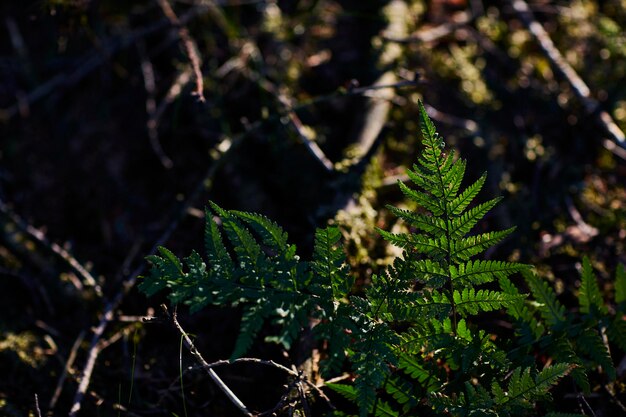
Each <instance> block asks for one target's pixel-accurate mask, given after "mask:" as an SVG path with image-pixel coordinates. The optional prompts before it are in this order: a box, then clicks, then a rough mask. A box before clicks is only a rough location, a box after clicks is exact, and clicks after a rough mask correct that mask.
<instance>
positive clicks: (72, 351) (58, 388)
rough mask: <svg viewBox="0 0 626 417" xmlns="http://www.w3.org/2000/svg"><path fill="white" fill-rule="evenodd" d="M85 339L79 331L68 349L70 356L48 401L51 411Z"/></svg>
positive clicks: (83, 334)
mask: <svg viewBox="0 0 626 417" xmlns="http://www.w3.org/2000/svg"><path fill="white" fill-rule="evenodd" d="M84 339H85V331H81V332H80V333H79V334H78V337H77V338H76V340H75V341H74V344H73V345H72V349H70V354H69V356H68V358H67V361H66V362H65V366H64V367H63V372H61V376H60V377H59V382H57V386H56V388H55V389H54V394H53V395H52V399H51V400H50V404H49V405H48V409H50V410H52V409H53V408H54V407H55V406H56V404H57V401H59V397H60V396H61V391H62V390H63V384H64V383H65V379H66V378H67V374H68V373H69V372H70V371H71V370H72V366H74V361H75V360H76V353H77V352H78V348H79V347H80V344H81V343H83V340H84Z"/></svg>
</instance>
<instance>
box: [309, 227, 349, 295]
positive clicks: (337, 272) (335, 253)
mask: <svg viewBox="0 0 626 417" xmlns="http://www.w3.org/2000/svg"><path fill="white" fill-rule="evenodd" d="M340 240H341V232H340V231H339V229H338V228H336V227H327V228H325V229H318V230H317V231H316V232H315V246H314V250H313V262H311V264H310V266H311V269H312V270H313V272H314V273H315V274H316V275H317V277H318V280H317V282H319V283H321V285H322V286H326V287H327V288H329V289H331V293H330V294H329V296H330V297H331V300H340V299H342V298H344V297H346V296H347V295H348V293H349V292H350V289H351V288H352V284H353V278H352V277H350V275H349V274H348V271H347V264H346V262H345V260H346V256H345V253H344V252H343V247H342V246H341V245H340V243H339V242H340Z"/></svg>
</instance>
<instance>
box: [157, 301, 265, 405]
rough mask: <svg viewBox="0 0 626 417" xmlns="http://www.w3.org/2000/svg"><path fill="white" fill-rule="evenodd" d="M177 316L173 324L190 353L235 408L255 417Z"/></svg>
mask: <svg viewBox="0 0 626 417" xmlns="http://www.w3.org/2000/svg"><path fill="white" fill-rule="evenodd" d="M162 308H163V310H164V312H165V314H166V315H167V316H169V315H170V314H169V312H168V311H167V307H166V306H165V305H162ZM176 316H177V315H176V310H174V312H173V313H172V315H171V319H172V323H173V324H174V326H176V328H177V329H178V331H179V332H180V334H181V335H182V336H183V340H184V341H185V346H186V347H187V349H189V352H190V353H191V354H192V355H193V356H194V357H195V358H196V360H197V361H198V362H199V363H200V364H201V365H202V367H203V368H204V369H205V370H206V371H207V373H208V374H209V376H210V377H211V379H212V380H213V382H215V384H216V385H217V386H218V388H219V389H220V390H221V391H222V392H223V393H224V394H225V395H226V396H227V397H228V399H229V400H230V402H232V403H233V404H234V405H235V407H237V408H238V409H239V410H240V411H241V412H242V413H243V414H245V415H247V416H253V414H252V412H250V410H248V408H247V407H246V406H245V405H244V403H243V402H241V400H240V399H239V398H237V396H236V395H235V393H233V392H232V391H231V389H230V388H229V387H228V385H226V384H225V383H224V381H222V379H221V378H220V377H219V376H218V375H217V374H216V373H215V371H214V370H213V369H212V368H211V366H210V365H209V364H208V363H207V361H205V360H204V358H203V357H202V354H201V353H200V352H199V351H198V349H196V346H195V345H194V344H193V342H192V341H191V339H190V338H189V335H188V334H187V332H185V330H184V329H183V328H182V327H181V325H180V323H178V319H177V317H176Z"/></svg>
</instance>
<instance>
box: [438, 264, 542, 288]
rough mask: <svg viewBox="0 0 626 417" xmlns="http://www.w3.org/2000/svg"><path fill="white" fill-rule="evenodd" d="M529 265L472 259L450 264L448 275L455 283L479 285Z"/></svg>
mask: <svg viewBox="0 0 626 417" xmlns="http://www.w3.org/2000/svg"><path fill="white" fill-rule="evenodd" d="M528 268H530V266H529V265H524V264H519V263H513V262H503V261H484V260H479V259H477V260H474V261H471V260H470V261H467V262H465V263H461V264H459V265H450V277H451V278H452V280H453V282H454V283H455V286H456V285H459V284H460V285H464V286H465V285H480V284H485V283H487V282H491V281H493V280H495V279H501V278H506V277H508V276H509V275H512V274H515V273H517V272H521V271H524V270H526V269H528Z"/></svg>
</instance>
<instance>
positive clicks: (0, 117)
mask: <svg viewBox="0 0 626 417" xmlns="http://www.w3.org/2000/svg"><path fill="white" fill-rule="evenodd" d="M210 11H211V8H210V7H209V6H203V5H200V6H196V7H194V8H192V9H190V10H189V11H188V12H186V13H185V14H184V15H182V16H181V17H180V18H179V25H185V24H187V23H188V22H190V21H191V20H193V19H194V18H196V17H198V16H200V15H202V14H204V13H207V12H210ZM171 25H172V22H170V20H168V19H164V20H161V21H159V22H155V23H153V24H151V25H148V26H145V27H143V28H141V29H137V30H135V31H132V32H131V33H130V34H129V35H127V36H124V37H112V38H110V39H107V40H104V41H102V47H100V48H99V49H98V50H96V51H93V52H89V53H86V54H85V55H84V57H83V58H82V59H81V60H80V61H81V62H82V64H80V65H78V67H77V68H76V69H75V70H73V71H70V72H68V73H63V74H58V75H56V76H54V77H52V78H51V79H50V80H48V81H46V82H45V83H43V84H41V85H39V86H38V87H36V88H35V89H34V90H32V91H31V92H29V93H28V94H24V95H23V97H18V100H16V103H15V104H13V105H12V106H10V107H7V108H4V109H0V122H8V121H9V120H10V119H11V118H13V117H15V116H16V115H17V114H19V113H20V111H21V109H24V108H26V109H27V108H28V107H30V106H32V105H33V104H35V103H36V102H38V101H39V100H41V99H43V98H44V97H46V96H48V95H49V94H51V93H52V92H53V91H55V90H56V89H57V88H67V87H71V86H73V85H76V84H78V83H79V82H80V81H81V80H82V79H83V78H85V77H86V76H87V75H89V74H91V73H92V72H93V71H94V70H96V69H97V68H99V67H100V65H102V64H104V63H105V62H107V61H108V60H109V59H110V58H111V57H112V56H113V55H114V54H115V53H117V52H119V51H121V50H123V49H126V48H128V47H130V46H132V45H134V44H135V43H136V42H137V41H138V40H140V39H143V38H145V37H147V36H150V35H152V34H154V33H156V32H159V31H161V30H163V29H166V28H168V27H169V26H171Z"/></svg>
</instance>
